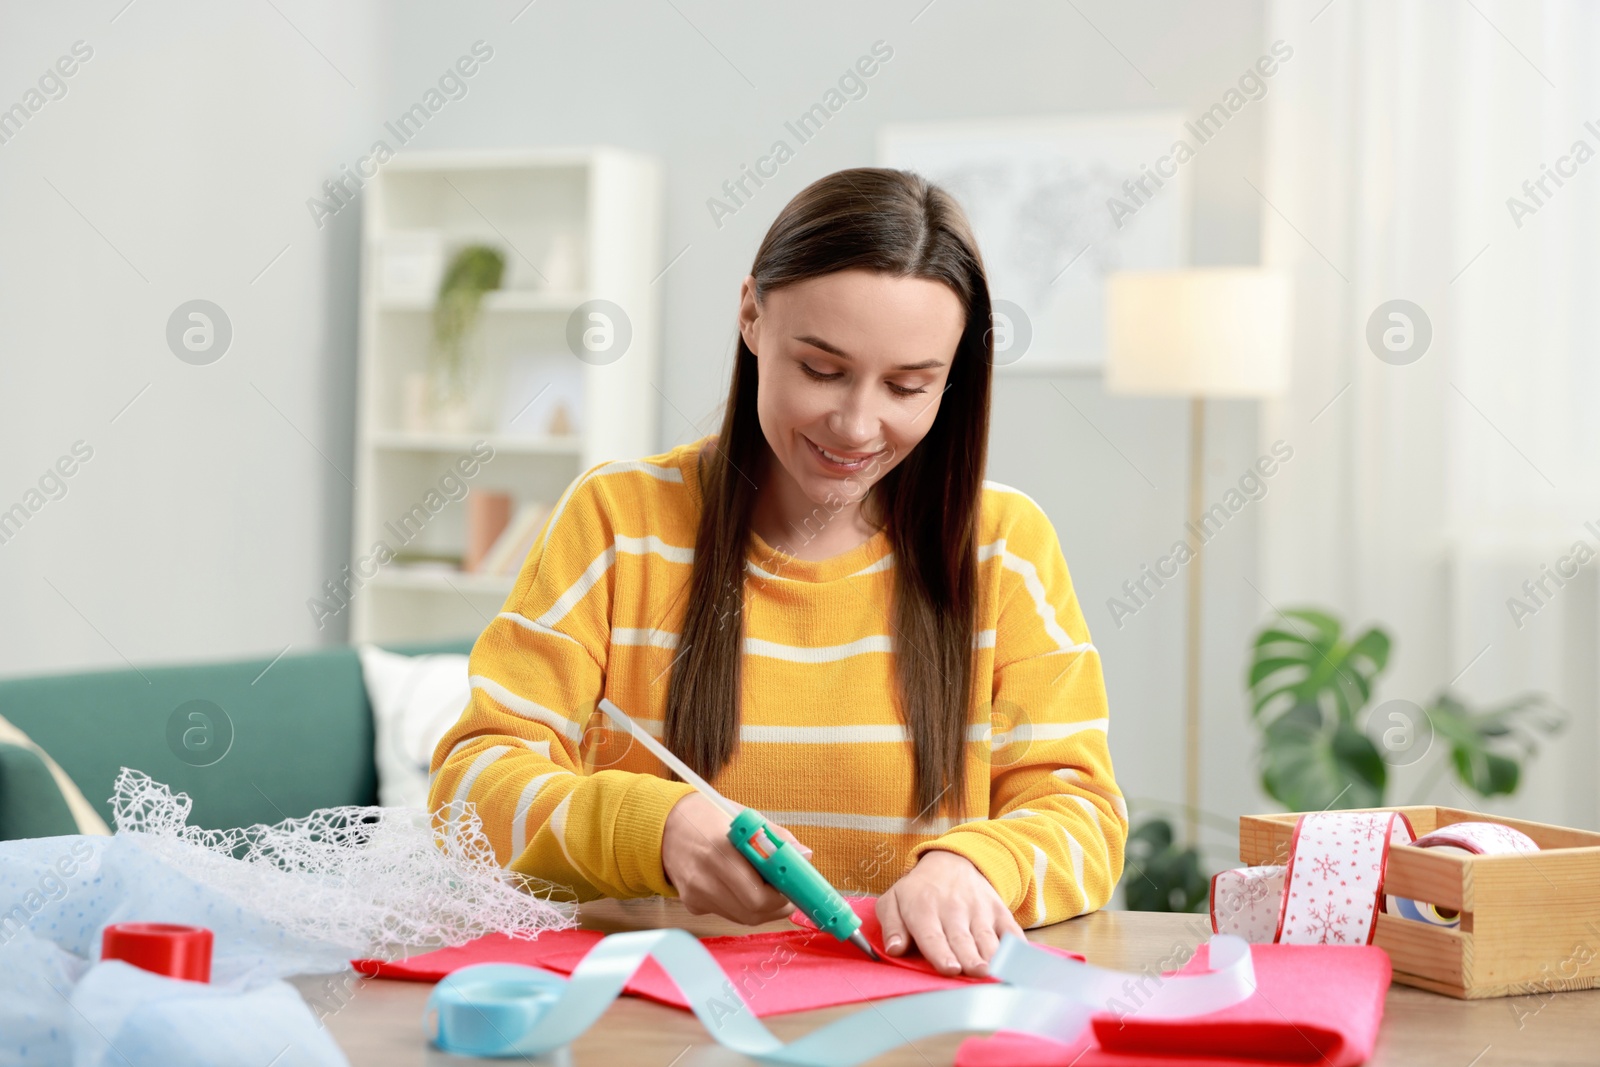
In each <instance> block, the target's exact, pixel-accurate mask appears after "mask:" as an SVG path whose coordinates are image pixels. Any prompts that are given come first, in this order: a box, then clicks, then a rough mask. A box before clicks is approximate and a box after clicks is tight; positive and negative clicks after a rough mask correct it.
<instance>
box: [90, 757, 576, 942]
mask: <svg viewBox="0 0 1600 1067" xmlns="http://www.w3.org/2000/svg"><path fill="white" fill-rule="evenodd" d="M114 789H115V795H114V796H113V797H112V798H111V801H112V811H113V817H114V820H115V822H116V828H117V833H118V834H119V835H128V836H130V837H133V838H134V839H136V840H138V841H139V843H140V844H141V845H142V846H143V847H145V848H147V849H149V850H151V851H152V852H154V853H155V854H157V855H159V856H160V857H161V858H162V859H163V860H164V861H165V862H167V863H168V864H170V865H171V866H172V867H174V868H176V869H177V870H178V871H179V872H181V873H182V874H184V875H185V876H187V877H189V878H192V879H193V880H194V881H196V882H198V883H200V884H202V885H205V886H208V887H210V888H211V889H214V890H215V891H217V892H218V893H220V894H222V895H223V896H226V897H228V898H229V899H231V900H233V901H235V902H236V903H237V904H238V905H239V906H240V907H242V908H247V909H249V910H250V911H252V912H254V913H256V914H258V915H260V916H262V917H263V918H265V919H268V920H269V921H272V922H275V923H277V924H279V925H281V926H282V927H284V928H285V929H287V930H289V931H292V932H293V933H296V934H298V935H300V936H302V937H305V938H308V939H311V940H314V941H322V942H326V943H329V944H333V945H337V946H340V947H341V948H343V949H344V950H345V951H347V952H349V953H350V955H351V956H357V957H365V958H393V957H394V956H396V955H399V954H402V953H403V952H404V951H406V950H408V949H423V948H432V947H441V946H445V945H459V944H463V943H465V942H467V941H471V940H473V939H474V938H477V937H481V936H483V935H484V934H488V933H493V932H499V933H502V934H505V935H507V936H509V937H513V938H524V939H531V938H533V937H536V936H538V934H539V933H540V932H542V931H544V930H554V929H564V928H567V927H571V926H574V925H576V922H575V908H574V907H573V905H572V904H570V903H567V902H565V901H560V900H552V899H551V897H552V895H558V896H559V895H562V894H564V892H565V891H564V890H561V889H560V888H559V887H556V886H553V885H551V884H549V883H545V882H539V881H535V880H533V879H529V878H527V877H525V876H523V875H519V874H515V873H512V872H510V871H507V870H505V869H504V868H502V867H501V866H500V865H499V863H498V862H497V861H496V859H495V855H494V850H493V848H492V847H491V846H490V844H489V840H488V838H487V837H485V836H484V833H483V826H482V824H481V822H480V821H479V819H478V815H477V813H476V811H475V810H474V809H473V805H471V804H470V803H469V804H462V805H458V806H453V807H452V808H450V809H446V810H444V811H442V812H440V813H438V814H436V815H434V816H430V815H428V814H427V813H424V812H419V811H415V810H413V809H409V808H383V807H358V806H353V805H352V806H345V807H337V808H322V809H319V810H317V811H314V812H312V813H311V814H310V815H307V816H305V817H304V818H299V819H285V820H284V821H282V822H280V823H278V824H276V825H273V826H267V825H264V824H261V823H257V824H256V825H254V826H248V827H245V828H243V829H235V830H204V829H201V828H199V827H195V826H190V825H188V823H189V812H190V809H191V807H192V806H193V802H192V801H191V800H190V798H189V796H188V794H186V793H177V794H174V793H173V792H172V791H171V790H170V789H169V788H167V787H166V786H165V785H163V784H161V783H160V782H156V781H153V780H152V779H151V778H150V777H149V776H148V775H145V774H142V773H140V772H139V771H135V770H131V769H129V768H127V767H124V768H122V771H121V773H120V774H118V776H117V780H116V784H115V787H114Z"/></svg>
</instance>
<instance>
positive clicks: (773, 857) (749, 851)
mask: <svg viewBox="0 0 1600 1067" xmlns="http://www.w3.org/2000/svg"><path fill="white" fill-rule="evenodd" d="M728 840H729V841H731V842H733V847H734V848H736V849H738V850H739V851H740V852H741V853H743V855H744V858H745V859H747V860H749V861H750V865H751V866H752V867H754V868H755V869H756V870H757V871H759V872H760V874H761V877H762V879H763V880H764V881H765V882H766V883H767V884H768V885H770V886H771V887H772V888H774V889H776V890H777V891H778V892H780V893H782V894H783V895H784V896H786V897H788V898H789V899H790V900H791V901H793V902H794V906H795V907H797V908H799V909H800V910H801V911H802V912H804V913H805V915H806V917H807V918H809V919H810V920H811V921H812V922H814V923H816V924H817V929H819V930H823V931H826V932H827V933H829V934H832V935H833V936H834V937H835V938H837V939H839V940H840V941H847V940H849V939H850V935H851V934H853V933H855V932H856V930H857V929H859V928H860V926H861V916H859V915H857V914H856V913H855V911H854V910H852V909H851V907H850V905H849V904H848V903H847V902H846V901H845V899H844V897H843V896H842V895H840V893H839V891H838V890H837V889H835V888H833V886H831V885H829V884H828V880H827V879H826V878H824V877H822V875H820V874H818V873H817V869H816V868H815V867H813V866H811V863H810V862H809V861H808V860H807V859H806V858H805V855H804V854H803V853H802V852H801V851H800V850H799V849H798V848H796V847H795V846H794V845H792V844H790V843H789V842H788V841H786V840H784V839H783V838H781V837H779V836H778V835H777V834H775V833H773V832H772V827H771V826H770V825H768V823H767V820H766V819H765V818H764V817H763V816H762V815H761V813H760V812H759V811H756V810H755V809H754V808H746V809H745V810H744V811H742V812H740V813H739V816H738V818H736V819H734V820H733V825H732V826H731V827H729V828H728Z"/></svg>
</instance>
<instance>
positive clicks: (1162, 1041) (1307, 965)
mask: <svg viewBox="0 0 1600 1067" xmlns="http://www.w3.org/2000/svg"><path fill="white" fill-rule="evenodd" d="M1206 948H1207V946H1205V945H1201V946H1200V948H1199V950H1198V951H1197V952H1196V953H1195V955H1194V958H1193V959H1191V960H1190V961H1189V962H1188V963H1187V964H1186V965H1185V966H1184V967H1183V968H1182V970H1180V971H1178V972H1177V973H1178V974H1193V973H1197V972H1203V971H1205V970H1206V963H1205V961H1206V957H1207V952H1206ZM1250 955H1251V959H1252V961H1253V963H1254V964H1255V971H1256V992H1255V994H1254V995H1252V996H1251V997H1250V998H1249V999H1248V1000H1246V1001H1244V1002H1243V1003H1241V1004H1236V1005H1234V1006H1233V1007H1231V1008H1226V1009H1224V1010H1222V1011H1219V1012H1213V1013H1211V1014H1209V1015H1203V1016H1199V1017H1197V1018H1193V1019H1169V1020H1158V1019H1141V1018H1140V1017H1139V1012H1138V1003H1137V1001H1136V1000H1134V999H1132V998H1130V1000H1129V1002H1128V1004H1127V1005H1126V1010H1123V1007H1122V1006H1120V1005H1118V1006H1116V1010H1117V1012H1119V1013H1120V1014H1107V1013H1102V1014H1099V1015H1096V1016H1094V1018H1093V1019H1092V1020H1091V1022H1090V1025H1089V1027H1087V1028H1086V1029H1085V1031H1084V1033H1083V1035H1082V1036H1081V1037H1080V1038H1079V1039H1078V1041H1076V1042H1075V1043H1073V1044H1070V1045H1063V1044H1057V1043H1055V1042H1053V1041H1045V1040H1042V1039H1040V1038H1036V1037H1028V1036H1026V1035H1022V1034H1009V1033H999V1034H996V1035H994V1036H993V1037H989V1038H973V1039H970V1040H968V1041H965V1042H963V1043H962V1045H961V1048H960V1050H959V1051H958V1052H957V1053H956V1065H957V1067H1068V1065H1075V1067H1146V1065H1147V1067H1157V1065H1160V1067H1176V1065H1179V1064H1189V1063H1193V1064H1202V1063H1203V1064H1205V1065H1207V1067H1261V1065H1264V1064H1317V1065H1320V1067H1353V1065H1354V1064H1358V1063H1363V1062H1365V1061H1366V1060H1367V1059H1368V1058H1369V1057H1370V1056H1371V1055H1372V1049H1373V1046H1374V1045H1375V1044H1376V1043H1377V1040H1378V1026H1379V1024H1380V1023H1382V1021H1383V1000H1384V995H1385V994H1386V993H1387V992H1388V990H1389V979H1390V974H1391V968H1390V963H1389V957H1388V954H1387V953H1385V952H1384V951H1383V950H1382V949H1380V948H1375V947H1372V946H1368V945H1252V946H1251V947H1250Z"/></svg>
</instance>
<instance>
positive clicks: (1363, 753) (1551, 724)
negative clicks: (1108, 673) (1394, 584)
mask: <svg viewBox="0 0 1600 1067" xmlns="http://www.w3.org/2000/svg"><path fill="white" fill-rule="evenodd" d="M1389 650H1390V640H1389V635H1388V634H1387V633H1385V632H1384V631H1383V630H1381V629H1379V628H1377V627H1375V626H1374V627H1369V628H1368V629H1366V630H1364V631H1362V632H1361V633H1359V634H1355V635H1348V636H1347V635H1346V634H1345V632H1344V627H1343V626H1342V625H1341V623H1340V622H1339V620H1338V619H1336V618H1334V617H1333V616H1332V615H1329V614H1327V613H1326V612H1322V611H1316V610H1312V609H1308V608H1300V609H1296V610H1292V611H1285V612H1283V613H1282V614H1281V616H1280V617H1279V618H1278V619H1277V620H1275V621H1273V622H1270V623H1268V624H1267V625H1266V626H1264V627H1263V628H1262V629H1261V631H1260V632H1259V633H1258V634H1257V635H1256V639H1255V643H1254V645H1253V646H1252V652H1251V658H1250V669H1249V674H1248V682H1247V684H1248V687H1249V691H1250V697H1251V707H1250V713H1251V717H1252V719H1253V720H1254V721H1255V723H1256V724H1257V726H1259V727H1260V728H1261V741H1262V744H1261V787H1262V789H1264V790H1265V791H1266V792H1267V794H1268V795H1269V796H1271V797H1272V798H1273V799H1275V800H1277V801H1278V802H1279V803H1281V804H1283V805H1284V806H1285V807H1286V808H1288V809H1289V810H1290V811H1324V810H1327V809H1330V808H1372V807H1380V806H1382V805H1384V804H1386V803H1387V801H1386V800H1385V797H1386V795H1387V792H1388V785H1389V773H1388V772H1389V767H1390V765H1391V764H1401V763H1412V762H1416V760H1417V759H1433V760H1435V761H1436V762H1435V763H1434V765H1433V766H1432V767H1431V768H1430V769H1429V773H1428V776H1427V777H1426V778H1425V784H1424V788H1423V789H1422V790H1420V791H1419V792H1420V793H1421V794H1422V795H1426V792H1427V791H1428V790H1429V789H1431V788H1432V786H1433V785H1434V784H1435V783H1437V781H1438V778H1439V776H1440V775H1441V774H1442V773H1443V772H1444V769H1445V767H1447V766H1448V767H1449V768H1451V769H1453V770H1454V771H1455V775H1456V778H1457V779H1458V780H1459V781H1460V782H1461V784H1462V785H1463V786H1465V787H1466V788H1467V789H1470V790H1471V791H1472V792H1474V793H1476V794H1477V795H1479V796H1481V797H1492V796H1503V795H1507V794H1510V793H1513V792H1515V791H1516V788H1517V784H1518V782H1519V781H1520V779H1521V773H1522V764H1523V763H1524V762H1525V761H1526V760H1527V759H1529V758H1530V757H1532V756H1533V755H1534V754H1535V753H1536V752H1537V751H1538V744H1537V738H1536V736H1535V735H1536V734H1545V735H1549V734H1553V733H1555V732H1557V731H1558V730H1559V729H1560V728H1561V726H1562V724H1563V722H1564V718H1565V716H1564V713H1563V712H1562V711H1561V710H1560V709H1559V708H1556V707H1555V706H1554V705H1552V704H1551V703H1550V702H1549V700H1548V699H1547V698H1546V697H1544V696H1542V695H1540V694H1537V693H1530V694H1525V695H1523V696H1519V697H1517V698H1515V699H1513V700H1510V701H1508V702H1506V703H1504V704H1500V705H1497V706H1495V707H1492V708H1489V709H1486V710H1483V711H1475V710H1473V709H1472V708H1470V707H1468V706H1467V704H1466V703H1465V702H1464V701H1462V700H1461V699H1460V698H1459V697H1457V696H1455V695H1454V694H1452V693H1451V692H1450V691H1449V689H1448V688H1446V689H1442V690H1440V691H1439V692H1438V693H1437V694H1436V695H1435V696H1434V697H1433V699H1432V701H1431V702H1430V703H1429V704H1428V706H1427V707H1426V708H1423V707H1419V706H1417V705H1405V702H1404V701H1397V702H1395V703H1396V704H1398V705H1402V706H1401V707H1400V708H1399V709H1398V710H1394V711H1392V712H1391V713H1390V714H1389V715H1388V716H1378V717H1374V718H1375V721H1374V722H1373V723H1372V724H1370V728H1371V729H1382V730H1383V733H1381V734H1380V735H1379V736H1378V737H1377V738H1376V739H1375V738H1374V737H1372V736H1371V735H1370V734H1369V733H1368V731H1367V729H1364V728H1363V727H1364V724H1363V723H1362V721H1361V720H1362V713H1363V712H1364V711H1365V710H1366V707H1367V705H1368V703H1369V702H1370V701H1371V699H1372V693H1373V689H1374V688H1375V686H1376V684H1377V681H1378V678H1379V676H1380V675H1382V674H1383V672H1384V670H1385V669H1386V668H1387V667H1388V665H1389ZM1384 707H1388V705H1384V706H1382V707H1380V708H1379V710H1380V711H1382V710H1383V708H1384ZM1408 708H1409V709H1414V710H1413V711H1408ZM1419 738H1421V739H1422V741H1421V742H1419ZM1438 742H1442V743H1443V744H1442V745H1440V744H1438ZM1419 743H1424V744H1425V745H1426V747H1425V748H1424V749H1423V750H1422V751H1421V752H1420V753H1418V754H1417V755H1416V756H1415V757H1413V756H1412V751H1413V748H1414V746H1416V745H1417V744H1419ZM1380 744H1381V745H1382V748H1381V749H1380ZM1434 749H1438V750H1439V751H1433V750H1434Z"/></svg>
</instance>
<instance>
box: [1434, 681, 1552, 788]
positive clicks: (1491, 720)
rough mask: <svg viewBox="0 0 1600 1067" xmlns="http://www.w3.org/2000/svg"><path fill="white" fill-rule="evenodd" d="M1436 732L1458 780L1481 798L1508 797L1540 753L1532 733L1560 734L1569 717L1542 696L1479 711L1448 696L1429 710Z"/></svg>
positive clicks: (1441, 694)
mask: <svg viewBox="0 0 1600 1067" xmlns="http://www.w3.org/2000/svg"><path fill="white" fill-rule="evenodd" d="M1428 716H1429V718H1430V719H1432V720H1433V724H1434V731H1435V733H1436V734H1437V736H1439V737H1441V738H1443V739H1444V741H1445V743H1446V744H1448V745H1449V746H1450V763H1451V766H1452V767H1454V769H1455V772H1456V777H1457V778H1459V779H1460V780H1461V783H1462V784H1463V785H1465V786H1466V787H1467V788H1469V789H1471V790H1473V791H1474V792H1476V793H1477V794H1478V795H1479V796H1483V797H1492V796H1509V795H1510V794H1512V793H1514V792H1516V790H1517V786H1518V785H1519V784H1520V782H1521V780H1522V761H1523V760H1525V759H1527V758H1529V757H1531V756H1532V755H1533V754H1534V753H1535V752H1536V751H1537V742H1536V741H1535V739H1534V737H1533V732H1534V731H1537V732H1539V733H1542V734H1546V735H1549V734H1555V733H1559V732H1560V730H1561V728H1562V726H1563V725H1564V724H1565V721H1566V713H1565V712H1564V711H1562V710H1561V709H1560V708H1558V707H1556V706H1555V705H1554V704H1552V703H1550V701H1549V699H1548V698H1546V697H1545V696H1543V695H1542V694H1538V693H1532V694H1524V695H1522V696H1519V697H1516V698H1514V699H1512V700H1509V701H1507V702H1506V703H1504V704H1501V705H1498V706H1497V707H1493V708H1490V709H1488V710H1486V711H1481V712H1475V711H1473V710H1472V709H1471V708H1470V707H1468V706H1467V705H1466V704H1465V703H1464V702H1463V701H1461V700H1460V699H1458V698H1456V697H1455V696H1453V695H1451V694H1450V693H1449V692H1448V691H1444V692H1441V693H1440V694H1439V695H1438V696H1437V697H1435V698H1434V703H1433V707H1432V708H1430V709H1429V710H1428Z"/></svg>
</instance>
